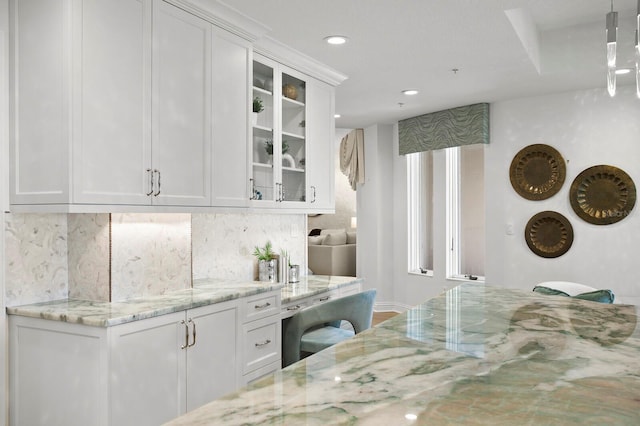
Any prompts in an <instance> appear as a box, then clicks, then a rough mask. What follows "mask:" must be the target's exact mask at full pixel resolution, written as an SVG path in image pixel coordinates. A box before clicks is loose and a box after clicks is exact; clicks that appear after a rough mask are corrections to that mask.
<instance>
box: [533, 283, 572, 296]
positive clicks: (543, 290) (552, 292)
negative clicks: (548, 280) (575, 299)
mask: <svg viewBox="0 0 640 426" xmlns="http://www.w3.org/2000/svg"><path fill="white" fill-rule="evenodd" d="M533 291H535V292H536V293H540V294H550V295H552V296H566V297H569V295H568V294H567V293H565V292H564V291H561V290H556V289H555V288H549V287H544V286H541V285H537V286H535V287H534V288H533Z"/></svg>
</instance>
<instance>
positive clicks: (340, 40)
mask: <svg viewBox="0 0 640 426" xmlns="http://www.w3.org/2000/svg"><path fill="white" fill-rule="evenodd" d="M324 41H326V42H327V43H329V44H345V43H346V42H347V37H345V36H341V35H332V36H328V37H325V38H324Z"/></svg>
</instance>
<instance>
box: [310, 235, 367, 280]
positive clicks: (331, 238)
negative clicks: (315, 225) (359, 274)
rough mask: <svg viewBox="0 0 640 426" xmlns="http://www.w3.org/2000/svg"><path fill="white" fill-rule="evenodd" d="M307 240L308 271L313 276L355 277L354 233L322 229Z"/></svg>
mask: <svg viewBox="0 0 640 426" xmlns="http://www.w3.org/2000/svg"><path fill="white" fill-rule="evenodd" d="M311 234H314V232H312V233H311ZM307 238H308V245H307V247H308V262H309V269H311V271H312V272H313V273H314V274H315V275H339V276H347V277H355V276H356V232H355V231H349V232H347V230H345V229H323V230H321V231H320V235H310V236H309V237H307Z"/></svg>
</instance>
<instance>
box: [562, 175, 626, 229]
mask: <svg viewBox="0 0 640 426" xmlns="http://www.w3.org/2000/svg"><path fill="white" fill-rule="evenodd" d="M569 197H570V201H571V207H572V208H573V211H575V212H576V214H577V215H578V216H579V217H580V218H581V219H583V220H585V221H586V222H589V223H592V224H594V225H609V224H612V223H616V222H619V221H621V220H622V219H624V218H625V217H627V216H628V215H629V213H630V212H631V210H633V206H634V205H635V204H636V186H635V184H634V183H633V179H631V177H630V176H629V175H628V174H627V173H625V172H624V170H621V169H619V168H617V167H615V166H606V165H598V166H593V167H589V168H588V169H586V170H584V171H583V172H582V173H580V174H579V175H578V176H577V177H576V178H575V179H574V180H573V183H572V184H571V190H570V192H569Z"/></svg>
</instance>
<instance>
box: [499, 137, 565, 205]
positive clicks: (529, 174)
mask: <svg viewBox="0 0 640 426" xmlns="http://www.w3.org/2000/svg"><path fill="white" fill-rule="evenodd" d="M566 174H567V167H566V165H565V162H564V158H562V155H561V154H560V153H559V152H558V151H557V150H556V149H555V148H553V147H550V146H549V145H545V144H535V145H529V146H527V147H524V148H522V149H521V150H520V152H518V153H517V154H516V156H515V157H513V160H512V161H511V167H510V168H509V178H510V179H511V186H513V189H515V191H516V192H517V193H518V194H520V195H521V196H522V197H524V198H526V199H527V200H546V199H547V198H549V197H551V196H553V195H555V194H556V193H557V192H558V191H560V188H561V187H562V184H563V183H564V179H565V176H566Z"/></svg>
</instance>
